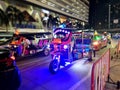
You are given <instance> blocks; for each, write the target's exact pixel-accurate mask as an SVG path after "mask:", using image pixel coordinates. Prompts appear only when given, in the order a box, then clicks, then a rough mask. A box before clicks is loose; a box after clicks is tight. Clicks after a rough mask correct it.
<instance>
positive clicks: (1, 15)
mask: <svg viewBox="0 0 120 90" xmlns="http://www.w3.org/2000/svg"><path fill="white" fill-rule="evenodd" d="M4 14H5V13H4V11H3V10H2V9H0V26H1V25H3V24H4Z"/></svg>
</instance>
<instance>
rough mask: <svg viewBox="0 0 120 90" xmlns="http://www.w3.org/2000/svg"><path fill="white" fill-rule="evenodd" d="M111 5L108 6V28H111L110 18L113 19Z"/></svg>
mask: <svg viewBox="0 0 120 90" xmlns="http://www.w3.org/2000/svg"><path fill="white" fill-rule="evenodd" d="M110 14H111V5H110V4H109V8H108V29H110V28H111V27H110V20H111V15H110Z"/></svg>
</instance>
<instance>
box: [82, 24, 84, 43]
mask: <svg viewBox="0 0 120 90" xmlns="http://www.w3.org/2000/svg"><path fill="white" fill-rule="evenodd" d="M82 26H83V28H82V44H83V36H84V31H83V30H84V26H85V22H82Z"/></svg>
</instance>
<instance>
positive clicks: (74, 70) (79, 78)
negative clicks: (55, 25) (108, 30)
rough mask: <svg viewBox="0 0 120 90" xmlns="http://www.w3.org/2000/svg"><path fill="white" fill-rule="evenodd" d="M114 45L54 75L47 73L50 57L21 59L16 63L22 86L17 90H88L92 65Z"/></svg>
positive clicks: (73, 63)
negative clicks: (90, 58) (90, 60)
mask: <svg viewBox="0 0 120 90" xmlns="http://www.w3.org/2000/svg"><path fill="white" fill-rule="evenodd" d="M115 45H116V43H113V44H111V45H109V44H108V46H107V47H105V48H103V49H101V50H100V51H97V52H96V57H93V61H92V62H89V61H87V60H86V59H80V60H77V61H75V62H72V63H71V64H68V65H67V66H66V67H64V68H63V67H61V69H60V71H59V72H58V73H56V74H54V75H53V74H51V73H50V71H49V62H50V61H51V57H50V56H47V57H43V56H42V55H40V54H37V55H35V56H30V57H27V58H22V59H20V60H18V61H17V65H18V67H19V69H20V71H21V75H22V84H21V86H20V88H19V90H90V87H91V86H90V83H91V68H92V64H93V63H94V62H95V60H97V59H98V58H99V57H100V55H101V54H103V53H104V52H105V51H106V50H107V49H109V48H110V47H115Z"/></svg>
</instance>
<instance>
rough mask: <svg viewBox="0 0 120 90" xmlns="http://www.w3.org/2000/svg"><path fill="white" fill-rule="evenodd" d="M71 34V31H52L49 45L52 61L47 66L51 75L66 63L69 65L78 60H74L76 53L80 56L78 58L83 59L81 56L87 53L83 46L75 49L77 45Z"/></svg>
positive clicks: (61, 29)
mask: <svg viewBox="0 0 120 90" xmlns="http://www.w3.org/2000/svg"><path fill="white" fill-rule="evenodd" d="M72 33H73V29H67V28H57V29H55V30H54V34H53V35H54V38H53V39H52V41H51V44H50V53H51V56H52V61H51V62H50V64H49V70H50V72H51V73H53V74H55V73H56V72H57V71H58V70H59V69H60V66H66V62H69V63H71V62H72V61H74V60H78V59H79V58H77V59H76V58H75V56H76V53H77V55H80V58H83V54H85V53H87V52H89V50H88V48H85V47H86V46H85V45H84V46H83V45H82V46H81V45H80V46H81V47H82V48H81V47H80V48H77V46H79V44H76V40H75V38H74V36H73V34H72ZM80 42H81V41H80ZM83 47H84V48H83Z"/></svg>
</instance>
